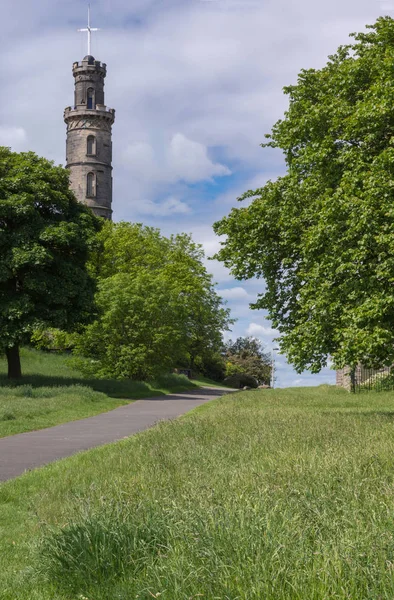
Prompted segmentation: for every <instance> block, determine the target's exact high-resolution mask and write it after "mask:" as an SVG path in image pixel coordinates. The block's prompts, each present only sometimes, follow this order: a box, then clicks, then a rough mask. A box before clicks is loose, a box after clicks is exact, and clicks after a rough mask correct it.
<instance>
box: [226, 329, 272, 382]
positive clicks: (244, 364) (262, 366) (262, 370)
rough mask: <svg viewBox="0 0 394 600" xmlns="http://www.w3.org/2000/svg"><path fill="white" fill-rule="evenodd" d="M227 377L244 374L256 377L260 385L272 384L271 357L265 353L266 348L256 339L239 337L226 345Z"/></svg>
mask: <svg viewBox="0 0 394 600" xmlns="http://www.w3.org/2000/svg"><path fill="white" fill-rule="evenodd" d="M225 356H226V375H228V376H231V375H236V374H238V373H244V374H245V375H250V376H251V377H254V378H255V379H256V380H257V381H258V382H259V383H265V384H268V385H269V383H270V380H271V356H270V354H269V353H267V352H264V346H263V344H262V343H261V342H260V340H258V339H257V338H254V337H239V338H237V339H236V340H235V342H233V341H232V340H229V341H228V342H227V343H226V345H225Z"/></svg>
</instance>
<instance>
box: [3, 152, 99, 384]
mask: <svg viewBox="0 0 394 600" xmlns="http://www.w3.org/2000/svg"><path fill="white" fill-rule="evenodd" d="M99 226H100V225H99V220H98V219H96V218H95V217H94V216H93V214H92V213H91V211H90V210H89V209H88V208H87V207H85V206H83V205H82V204H79V203H78V202H77V201H76V199H75V197H74V195H73V194H72V192H71V191H70V190H69V182H68V173H67V171H66V170H65V169H63V168H62V167H55V166H54V165H53V163H51V162H50V161H48V160H46V159H45V158H39V157H38V156H36V155H35V154H34V153H32V152H28V153H21V154H18V153H14V152H11V151H10V150H9V149H8V148H3V147H1V148H0V255H1V262H0V348H2V349H3V350H4V351H5V353H6V355H7V359H8V375H9V377H12V378H17V377H20V376H21V365H20V358H19V346H20V344H21V343H23V342H25V341H27V340H28V339H29V337H30V335H31V333H32V332H33V331H34V330H35V329H40V328H43V327H45V326H53V327H61V328H63V329H66V330H71V329H72V328H73V327H75V326H76V325H77V324H79V323H82V322H86V321H87V320H88V319H89V318H90V315H91V312H92V302H93V295H94V281H93V279H92V277H91V276H90V275H89V273H88V271H87V268H86V264H87V260H88V255H89V250H90V249H91V248H92V245H93V244H94V240H95V236H96V233H97V231H98V229H99Z"/></svg>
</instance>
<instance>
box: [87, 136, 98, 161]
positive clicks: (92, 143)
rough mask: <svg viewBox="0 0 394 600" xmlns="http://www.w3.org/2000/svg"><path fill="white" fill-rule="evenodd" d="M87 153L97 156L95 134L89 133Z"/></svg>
mask: <svg viewBox="0 0 394 600" xmlns="http://www.w3.org/2000/svg"><path fill="white" fill-rule="evenodd" d="M86 154H89V155H90V156H96V138H95V137H94V135H88V138H87V142H86Z"/></svg>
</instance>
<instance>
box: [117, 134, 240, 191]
mask: <svg viewBox="0 0 394 600" xmlns="http://www.w3.org/2000/svg"><path fill="white" fill-rule="evenodd" d="M122 162H123V164H124V166H125V167H126V168H127V169H128V170H129V171H130V173H132V175H133V176H134V177H135V178H137V179H138V180H142V181H146V183H147V184H148V185H149V186H150V187H152V186H153V185H155V184H156V185H157V184H160V183H164V182H166V183H176V182H178V181H184V182H186V183H197V182H198V181H209V180H212V178H213V177H223V176H224V175H230V174H231V171H230V170H229V169H228V168H227V167H226V166H225V165H221V164H219V163H215V162H213V161H212V160H211V159H210V158H209V156H208V149H207V147H206V146H205V145H204V144H200V143H199V142H196V141H194V140H191V139H188V138H187V137H186V136H185V135H183V134H181V133H176V134H175V135H173V136H172V138H171V139H170V140H169V143H168V144H166V146H165V147H164V148H163V147H158V148H156V151H155V150H154V149H153V147H152V146H151V145H150V144H149V143H147V142H136V143H133V144H128V145H127V147H126V149H125V150H124V152H123V155H122Z"/></svg>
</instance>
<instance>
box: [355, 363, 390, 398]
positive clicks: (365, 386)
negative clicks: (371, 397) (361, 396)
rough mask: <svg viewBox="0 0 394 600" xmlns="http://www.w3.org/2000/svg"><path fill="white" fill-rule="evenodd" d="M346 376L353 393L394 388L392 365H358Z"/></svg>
mask: <svg viewBox="0 0 394 600" xmlns="http://www.w3.org/2000/svg"><path fill="white" fill-rule="evenodd" d="M348 377H349V379H350V382H349V383H350V390H351V391H352V392H354V393H360V392H370V391H376V392H383V391H386V390H387V391H389V390H394V366H392V367H383V368H381V369H367V368H366V367H363V366H361V365H360V366H358V367H357V368H356V369H355V370H354V371H350V372H349V374H348Z"/></svg>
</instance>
